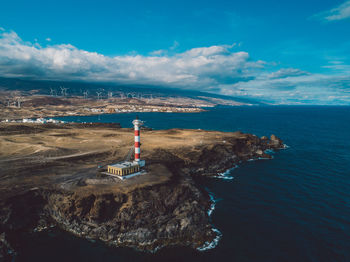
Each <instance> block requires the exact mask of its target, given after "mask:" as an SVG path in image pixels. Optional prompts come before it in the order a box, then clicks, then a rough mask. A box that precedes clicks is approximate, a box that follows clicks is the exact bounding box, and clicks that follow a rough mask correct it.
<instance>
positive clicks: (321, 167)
mask: <svg viewBox="0 0 350 262" xmlns="http://www.w3.org/2000/svg"><path fill="white" fill-rule="evenodd" d="M135 115H136V114H131V113H130V114H114V115H101V116H85V117H64V118H59V119H62V120H65V121H77V122H120V123H121V124H122V126H124V127H131V120H132V119H133V118H134V117H135ZM138 115H139V117H140V118H141V119H142V120H145V121H146V124H147V126H149V127H152V128H154V129H167V128H193V129H199V128H200V129H207V130H219V131H236V130H241V131H242V132H248V133H254V134H256V135H258V136H262V135H270V134H276V135H277V136H279V137H280V138H282V139H283V140H284V142H285V143H286V144H287V145H288V146H289V148H287V149H286V150H282V151H280V152H277V153H275V154H274V158H273V159H272V160H258V161H252V162H247V163H242V164H240V165H239V167H238V168H235V169H233V170H231V171H230V176H231V177H233V179H220V178H203V179H201V180H200V181H199V182H200V183H201V186H203V187H205V188H207V189H208V191H210V192H211V193H212V194H213V195H214V197H215V199H216V200H217V202H216V206H215V207H216V208H215V210H214V211H213V212H212V215H211V219H212V223H213V225H214V226H215V228H217V229H218V230H219V231H220V232H221V233H222V237H221V239H220V241H219V243H218V245H217V246H216V247H215V248H214V249H209V250H206V251H198V250H193V249H191V248H185V247H170V248H164V249H161V250H160V251H158V252H157V253H156V254H149V253H142V252H137V251H134V250H133V249H130V248H112V247H108V246H106V245H104V244H103V243H101V242H99V241H97V242H91V241H88V240H84V239H80V238H77V237H74V236H72V235H70V234H68V233H65V232H62V231H58V230H52V231H50V232H42V233H35V234H30V235H28V236H27V237H26V238H25V239H23V243H21V250H19V255H18V256H17V258H16V261H135V262H136V261H269V262H273V261H278V262H280V261H293V262H295V261H350V107H218V108H214V109H210V111H208V112H202V113H198V114H175V113H139V114H138Z"/></svg>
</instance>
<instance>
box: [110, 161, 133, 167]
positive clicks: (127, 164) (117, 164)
mask: <svg viewBox="0 0 350 262" xmlns="http://www.w3.org/2000/svg"><path fill="white" fill-rule="evenodd" d="M138 165H139V164H138V163H135V162H130V161H124V162H119V163H116V164H110V165H109V166H112V167H118V168H126V167H132V166H138Z"/></svg>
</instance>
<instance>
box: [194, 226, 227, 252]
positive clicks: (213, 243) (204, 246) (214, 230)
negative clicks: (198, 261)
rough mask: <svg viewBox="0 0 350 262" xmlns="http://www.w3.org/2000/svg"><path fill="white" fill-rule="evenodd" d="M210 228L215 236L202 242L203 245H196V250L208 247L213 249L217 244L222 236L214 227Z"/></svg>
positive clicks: (203, 249) (207, 248) (204, 249)
mask: <svg viewBox="0 0 350 262" xmlns="http://www.w3.org/2000/svg"><path fill="white" fill-rule="evenodd" d="M211 230H212V231H213V232H215V233H216V237H215V238H214V239H213V240H212V241H210V242H209V241H207V242H205V243H204V244H203V246H201V247H198V248H197V250H198V251H206V250H209V249H213V248H215V247H216V246H217V245H218V244H219V241H220V239H221V237H222V233H221V232H220V231H219V230H218V229H216V228H212V229H211Z"/></svg>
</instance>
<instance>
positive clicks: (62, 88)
mask: <svg viewBox="0 0 350 262" xmlns="http://www.w3.org/2000/svg"><path fill="white" fill-rule="evenodd" d="M60 88H61V95H62V96H64V94H65V93H64V91H65V90H64V87H62V86H60Z"/></svg>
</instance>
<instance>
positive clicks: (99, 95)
mask: <svg viewBox="0 0 350 262" xmlns="http://www.w3.org/2000/svg"><path fill="white" fill-rule="evenodd" d="M96 94H97V100H100V97H101V94H102V92H96Z"/></svg>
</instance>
